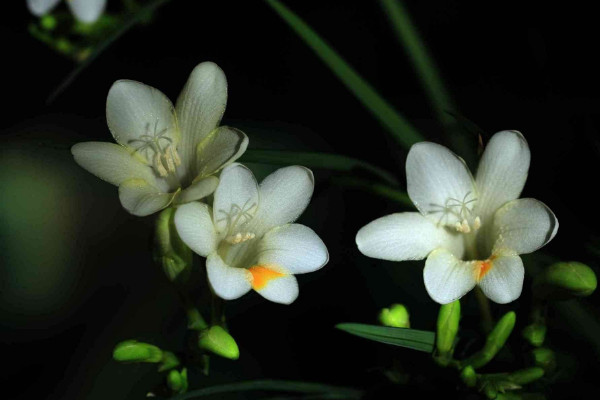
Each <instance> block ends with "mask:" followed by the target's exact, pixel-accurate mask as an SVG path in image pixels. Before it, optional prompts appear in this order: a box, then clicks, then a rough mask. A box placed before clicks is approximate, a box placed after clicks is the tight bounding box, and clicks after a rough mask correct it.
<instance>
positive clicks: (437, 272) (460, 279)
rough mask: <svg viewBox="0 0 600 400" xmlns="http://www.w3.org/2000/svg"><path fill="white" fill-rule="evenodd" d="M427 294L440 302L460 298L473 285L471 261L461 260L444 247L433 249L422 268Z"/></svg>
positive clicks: (449, 301)
mask: <svg viewBox="0 0 600 400" xmlns="http://www.w3.org/2000/svg"><path fill="white" fill-rule="evenodd" d="M423 279H424V280H425V288H426V289H427V293H429V296H431V298H432V299H433V300H435V301H436V302H438V303H440V304H448V303H451V302H453V301H454V300H457V299H460V298H461V297H462V296H464V295H465V294H467V293H468V292H469V291H471V289H473V287H475V283H476V282H475V274H474V269H473V262H471V261H461V260H459V259H458V258H456V257H455V256H454V255H453V254H452V253H450V252H449V251H447V250H445V249H438V250H434V251H432V252H431V254H429V257H427V261H426V262H425V269H424V270H423Z"/></svg>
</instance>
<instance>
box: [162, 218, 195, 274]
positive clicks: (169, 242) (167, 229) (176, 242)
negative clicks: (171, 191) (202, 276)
mask: <svg viewBox="0 0 600 400" xmlns="http://www.w3.org/2000/svg"><path fill="white" fill-rule="evenodd" d="M174 216H175V209H174V208H173V207H169V208H167V209H165V210H163V211H161V213H160V214H159V215H158V218H157V219H156V228H155V236H154V260H155V261H156V262H157V263H158V264H160V265H161V266H162V268H163V271H164V272H165V275H167V278H168V279H169V280H170V281H171V282H180V283H184V282H187V280H188V279H189V275H190V270H191V266H192V251H191V250H190V248H189V247H187V246H186V245H185V243H183V241H182V240H181V238H180V237H179V234H178V233H177V230H176V228H175V223H174V220H173V219H174Z"/></svg>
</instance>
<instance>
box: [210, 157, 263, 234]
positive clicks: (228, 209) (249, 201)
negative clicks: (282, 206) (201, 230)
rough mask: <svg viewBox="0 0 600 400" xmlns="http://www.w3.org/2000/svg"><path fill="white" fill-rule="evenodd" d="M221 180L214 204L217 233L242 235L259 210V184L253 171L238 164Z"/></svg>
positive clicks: (225, 172) (221, 177)
mask: <svg viewBox="0 0 600 400" xmlns="http://www.w3.org/2000/svg"><path fill="white" fill-rule="evenodd" d="M219 179H220V182H219V186H218V187H217V190H216V191H215V196H214V198H215V200H214V203H213V219H214V221H215V225H216V228H217V231H218V232H219V233H224V234H236V233H240V232H241V231H240V230H241V229H243V225H244V224H245V223H247V222H248V221H250V220H251V219H252V217H253V216H254V214H255V213H256V210H257V208H258V201H259V200H258V184H257V183H256V179H255V178H254V175H253V174H252V171H250V170H249V169H248V168H246V167H245V166H244V165H242V164H237V163H236V164H232V165H230V166H228V167H227V168H225V169H224V170H223V172H222V173H221V176H220V178H219Z"/></svg>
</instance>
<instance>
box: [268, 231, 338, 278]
mask: <svg viewBox="0 0 600 400" xmlns="http://www.w3.org/2000/svg"><path fill="white" fill-rule="evenodd" d="M258 254H259V257H258V263H259V264H260V265H277V266H280V267H281V268H283V269H284V270H286V271H287V272H289V273H291V274H303V273H306V272H313V271H316V270H318V269H319V268H321V267H323V266H324V265H325V264H327V261H328V260H329V254H328V252H327V247H325V244H324V243H323V241H322V240H321V239H320V238H319V236H318V235H317V234H316V233H315V232H314V231H313V230H312V229H310V228H309V227H306V226H304V225H300V224H289V225H284V226H279V227H275V228H273V229H271V230H270V231H268V232H267V233H266V234H265V236H263V238H262V240H261V241H260V244H259V245H258Z"/></svg>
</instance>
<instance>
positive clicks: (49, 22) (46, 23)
mask: <svg viewBox="0 0 600 400" xmlns="http://www.w3.org/2000/svg"><path fill="white" fill-rule="evenodd" d="M40 25H41V26H42V28H44V29H46V30H47V31H51V30H53V29H54V28H56V25H57V22H56V18H55V17H54V16H52V15H50V14H46V15H44V16H43V17H42V18H40Z"/></svg>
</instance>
